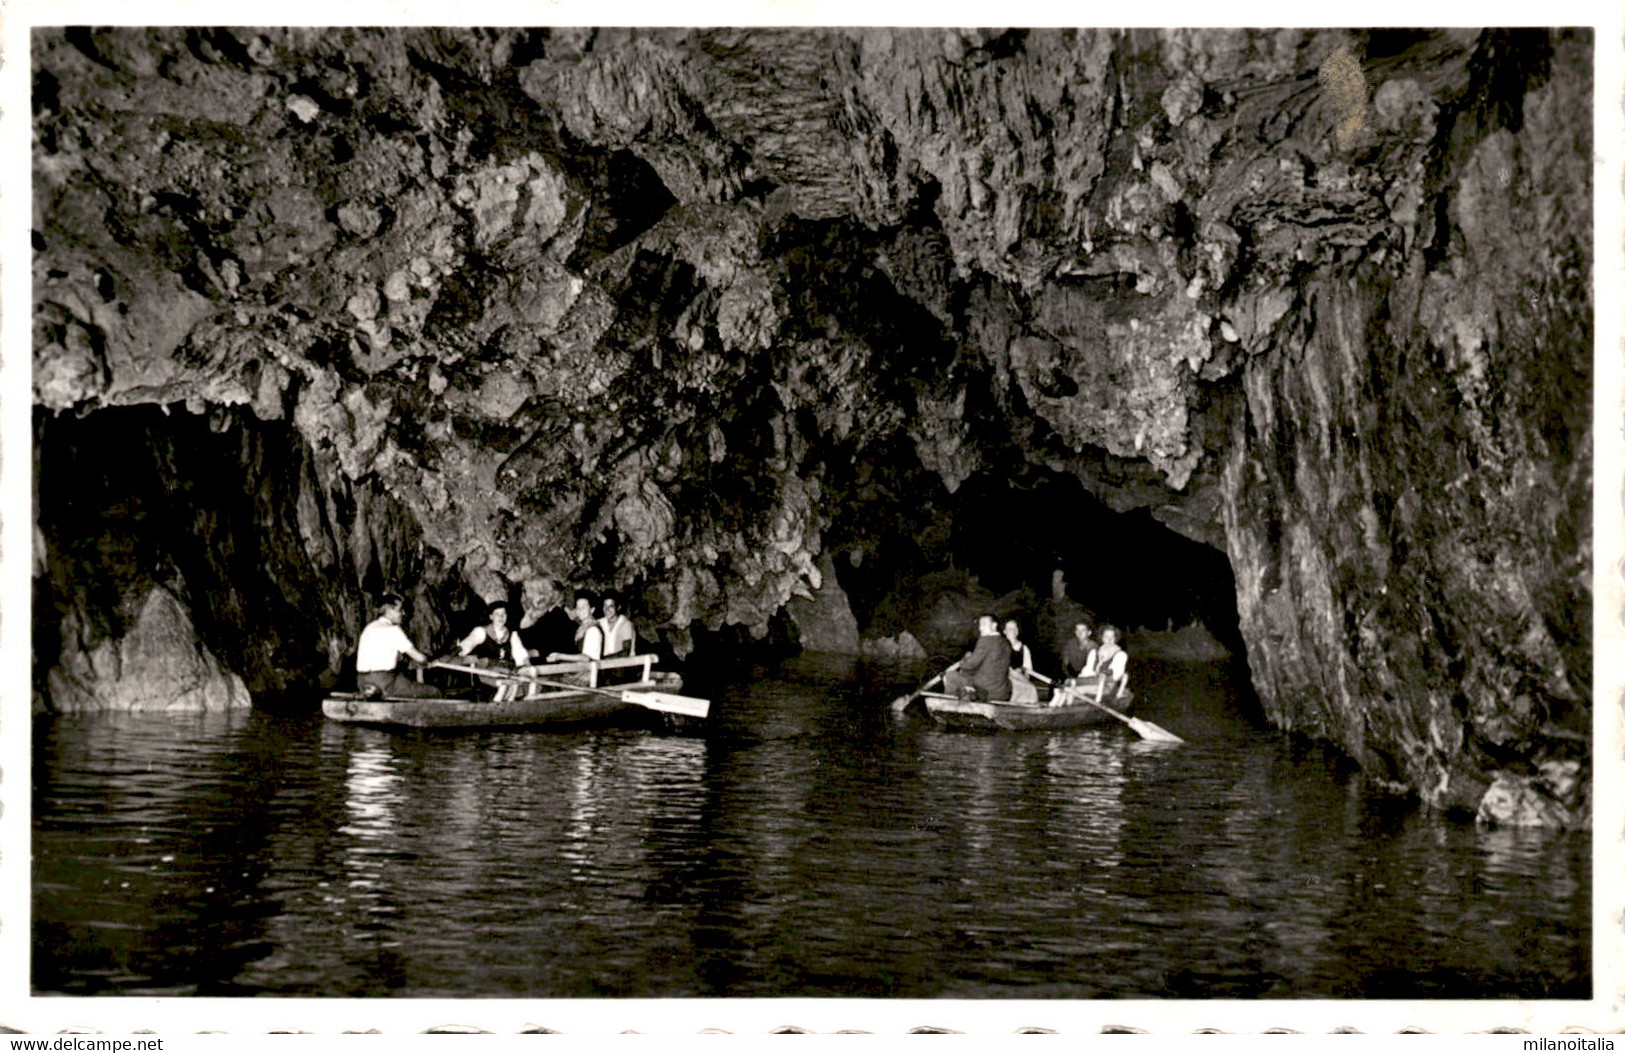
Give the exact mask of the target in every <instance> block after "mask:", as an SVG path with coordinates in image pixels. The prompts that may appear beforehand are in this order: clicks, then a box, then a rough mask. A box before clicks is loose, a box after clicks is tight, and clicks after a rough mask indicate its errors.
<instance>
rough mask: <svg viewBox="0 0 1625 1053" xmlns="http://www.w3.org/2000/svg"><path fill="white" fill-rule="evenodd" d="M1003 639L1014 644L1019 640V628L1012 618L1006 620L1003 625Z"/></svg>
mask: <svg viewBox="0 0 1625 1053" xmlns="http://www.w3.org/2000/svg"><path fill="white" fill-rule="evenodd" d="M1004 638H1005V639H1006V640H1009V641H1010V642H1011V643H1015V642H1016V641H1017V640H1019V639H1021V626H1020V625H1018V624H1017V623H1016V620H1015V619H1014V618H1009V619H1006V621H1005V623H1004Z"/></svg>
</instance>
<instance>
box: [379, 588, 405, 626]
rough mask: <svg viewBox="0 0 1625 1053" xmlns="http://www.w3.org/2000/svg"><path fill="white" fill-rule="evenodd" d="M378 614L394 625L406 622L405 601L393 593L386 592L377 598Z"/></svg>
mask: <svg viewBox="0 0 1625 1053" xmlns="http://www.w3.org/2000/svg"><path fill="white" fill-rule="evenodd" d="M378 607H379V611H380V613H382V614H383V616H384V617H385V618H388V619H389V620H390V621H392V622H394V623H395V624H396V625H399V624H401V622H403V621H405V620H406V601H405V600H403V599H401V598H400V596H399V595H398V594H396V593H393V592H386V593H384V594H383V595H382V596H380V597H378Z"/></svg>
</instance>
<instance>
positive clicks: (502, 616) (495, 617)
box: [485, 600, 508, 629]
mask: <svg viewBox="0 0 1625 1053" xmlns="http://www.w3.org/2000/svg"><path fill="white" fill-rule="evenodd" d="M485 614H486V617H488V618H489V619H490V621H491V625H492V626H493V627H495V628H498V629H500V628H502V627H503V626H504V625H507V624H508V605H507V604H506V603H503V602H502V601H500V600H498V601H497V602H496V603H493V604H491V605H490V606H489V607H487V608H485Z"/></svg>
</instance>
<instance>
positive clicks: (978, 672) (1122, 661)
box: [942, 614, 1128, 706]
mask: <svg viewBox="0 0 1625 1053" xmlns="http://www.w3.org/2000/svg"><path fill="white" fill-rule="evenodd" d="M976 627H977V632H978V635H977V638H976V645H975V646H974V647H972V648H971V649H970V651H969V652H967V653H966V655H965V657H963V658H961V659H960V660H959V661H958V662H955V663H954V664H953V665H951V666H949V667H948V670H947V672H945V673H944V674H943V677H942V683H943V687H944V689H946V690H947V691H948V693H949V694H952V695H959V696H960V697H962V698H972V699H976V700H979V701H986V702H1019V703H1027V704H1029V705H1036V704H1038V703H1039V694H1040V692H1039V690H1038V685H1037V684H1035V683H1034V681H1035V680H1038V681H1042V682H1043V683H1046V684H1050V685H1052V692H1051V696H1050V699H1049V703H1048V704H1049V705H1052V706H1064V705H1069V704H1072V703H1076V702H1080V701H1082V700H1084V699H1085V698H1089V699H1093V700H1094V701H1096V702H1101V701H1108V702H1109V701H1111V700H1113V699H1115V698H1117V697H1118V696H1119V695H1121V694H1122V692H1123V689H1124V688H1125V687H1126V686H1127V685H1128V652H1127V651H1125V650H1123V647H1122V645H1121V644H1120V643H1119V642H1118V640H1119V637H1120V635H1121V634H1120V633H1119V632H1118V629H1117V627H1116V626H1115V625H1102V626H1101V627H1100V641H1099V642H1098V643H1097V642H1096V641H1095V639H1094V636H1093V633H1092V630H1091V627H1090V625H1089V623H1088V622H1087V621H1077V622H1074V623H1073V626H1072V636H1071V638H1070V639H1068V640H1067V642H1066V645H1065V646H1064V647H1062V649H1061V676H1060V677H1058V678H1052V677H1048V676H1045V675H1044V674H1042V673H1039V672H1037V671H1035V670H1034V669H1033V652H1032V648H1031V647H1028V646H1027V645H1026V644H1025V643H1023V642H1022V639H1021V625H1020V623H1019V622H1017V621H1016V620H1015V619H1014V618H1010V619H1008V620H1006V621H1005V623H1004V625H1003V627H1002V629H1001V627H1000V625H999V620H998V619H997V618H995V617H994V616H993V615H991V614H984V615H981V616H980V617H979V618H978V619H977V621H976Z"/></svg>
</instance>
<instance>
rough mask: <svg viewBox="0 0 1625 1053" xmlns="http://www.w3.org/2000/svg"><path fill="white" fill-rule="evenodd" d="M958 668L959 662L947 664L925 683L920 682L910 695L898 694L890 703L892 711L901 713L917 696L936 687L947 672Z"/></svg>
mask: <svg viewBox="0 0 1625 1053" xmlns="http://www.w3.org/2000/svg"><path fill="white" fill-rule="evenodd" d="M958 668H959V663H958V662H955V663H954V664H953V665H951V666H949V667H948V668H946V669H944V670H943V671H942V672H940V673H938V674H937V675H936V676H934V677H932V678H931V679H929V680H927V681H926V682H925V683H923V684H921V685H920V688H919V690H918V691H916V692H914V693H913V694H912V695H899V696H897V698H896V699H895V700H894V701H893V702H892V704H891V709H892V712H893V713H901V712H903V710H905V709H907V708H908V707H909V706H910V705H911V704H913V702H914V700H915V699H917V698H919V697H920V696H921V695H923V694H925V693H926V692H927V691H929V690H931V689H932V688H933V687H936V686H937V684H939V683H941V682H942V678H943V677H945V676H947V675H948V674H949V673H951V672H953V671H954V670H955V669H958Z"/></svg>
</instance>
